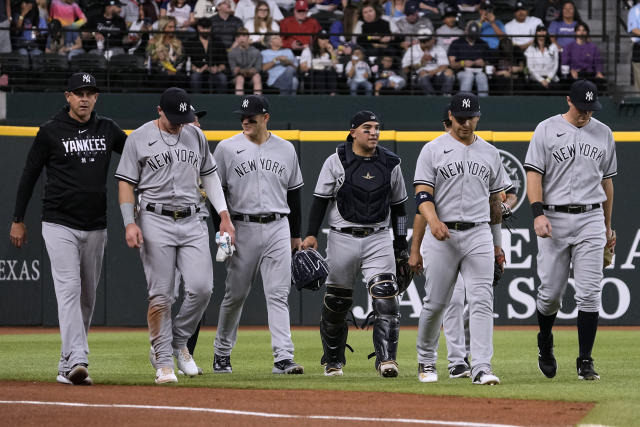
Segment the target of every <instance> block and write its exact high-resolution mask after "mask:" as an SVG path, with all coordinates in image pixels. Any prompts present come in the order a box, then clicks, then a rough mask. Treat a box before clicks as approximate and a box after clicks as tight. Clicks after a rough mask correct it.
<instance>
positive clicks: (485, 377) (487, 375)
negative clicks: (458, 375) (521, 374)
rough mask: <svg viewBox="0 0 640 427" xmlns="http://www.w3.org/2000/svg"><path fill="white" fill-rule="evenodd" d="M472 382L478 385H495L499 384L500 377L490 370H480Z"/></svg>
mask: <svg viewBox="0 0 640 427" xmlns="http://www.w3.org/2000/svg"><path fill="white" fill-rule="evenodd" d="M473 384H479V385H497V384H500V378H498V377H497V376H495V375H494V373H493V372H491V371H480V372H478V375H476V377H475V378H474V379H473Z"/></svg>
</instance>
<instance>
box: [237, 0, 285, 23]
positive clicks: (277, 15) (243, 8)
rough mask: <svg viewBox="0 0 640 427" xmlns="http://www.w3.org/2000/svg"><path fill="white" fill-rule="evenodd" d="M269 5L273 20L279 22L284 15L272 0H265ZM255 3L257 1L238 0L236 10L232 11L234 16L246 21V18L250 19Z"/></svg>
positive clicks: (254, 11)
mask: <svg viewBox="0 0 640 427" xmlns="http://www.w3.org/2000/svg"><path fill="white" fill-rule="evenodd" d="M266 2H267V4H268V5H269V9H270V10H271V16H272V17H273V20H274V21H276V22H280V21H281V20H282V19H283V18H284V16H283V15H282V12H280V9H279V8H278V5H277V4H276V2H275V1H274V0H266ZM256 4H257V1H254V0H240V1H239V2H238V4H236V11H235V13H234V15H235V17H236V18H240V19H242V20H243V21H247V20H248V19H252V18H253V17H254V15H255V13H256Z"/></svg>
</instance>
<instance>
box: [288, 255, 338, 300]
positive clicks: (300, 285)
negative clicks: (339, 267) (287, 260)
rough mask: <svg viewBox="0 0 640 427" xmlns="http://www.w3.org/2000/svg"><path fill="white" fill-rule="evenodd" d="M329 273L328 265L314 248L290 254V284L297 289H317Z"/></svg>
mask: <svg viewBox="0 0 640 427" xmlns="http://www.w3.org/2000/svg"><path fill="white" fill-rule="evenodd" d="M328 274H329V265H328V264H327V262H326V261H325V260H324V258H322V255H320V254H319V253H318V252H317V251H316V250H314V249H311V248H309V249H305V250H303V251H297V252H296V253H294V254H293V255H292V256H291V284H292V285H293V286H295V287H296V288H297V289H298V290H299V291H300V290H302V289H310V290H312V291H317V290H318V289H320V288H321V287H322V285H324V281H325V280H327V275H328Z"/></svg>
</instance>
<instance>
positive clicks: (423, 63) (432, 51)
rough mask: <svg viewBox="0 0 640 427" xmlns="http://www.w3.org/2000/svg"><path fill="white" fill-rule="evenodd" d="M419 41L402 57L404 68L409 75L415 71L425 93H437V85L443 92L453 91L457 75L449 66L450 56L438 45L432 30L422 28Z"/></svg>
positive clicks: (449, 92)
mask: <svg viewBox="0 0 640 427" xmlns="http://www.w3.org/2000/svg"><path fill="white" fill-rule="evenodd" d="M420 33H421V35H420V36H419V37H418V43H417V44H414V45H412V46H411V47H410V48H409V49H408V50H407V51H406V52H405V54H404V56H403V57H402V70H403V71H404V72H405V74H406V75H407V76H410V75H411V74H413V73H415V74H416V76H417V78H418V85H419V86H420V88H422V90H423V91H424V94H425V95H435V94H436V87H437V88H439V89H440V91H441V92H442V93H443V94H447V95H450V94H451V93H452V92H453V84H454V83H455V76H454V74H453V71H451V69H450V68H449V58H448V57H447V52H445V50H444V49H443V48H442V46H439V45H436V41H435V39H434V38H433V37H432V33H431V30H429V29H428V28H425V29H423V30H421V32H420Z"/></svg>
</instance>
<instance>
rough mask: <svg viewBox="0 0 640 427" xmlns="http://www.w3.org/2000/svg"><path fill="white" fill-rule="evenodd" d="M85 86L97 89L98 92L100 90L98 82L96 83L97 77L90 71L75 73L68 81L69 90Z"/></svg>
mask: <svg viewBox="0 0 640 427" xmlns="http://www.w3.org/2000/svg"><path fill="white" fill-rule="evenodd" d="M83 88H92V89H95V91H96V92H100V89H98V84H97V83H96V78H95V77H93V76H92V75H91V74H89V73H74V74H72V75H71V77H69V81H68V82H67V91H68V92H73V91H74V90H77V89H83Z"/></svg>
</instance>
